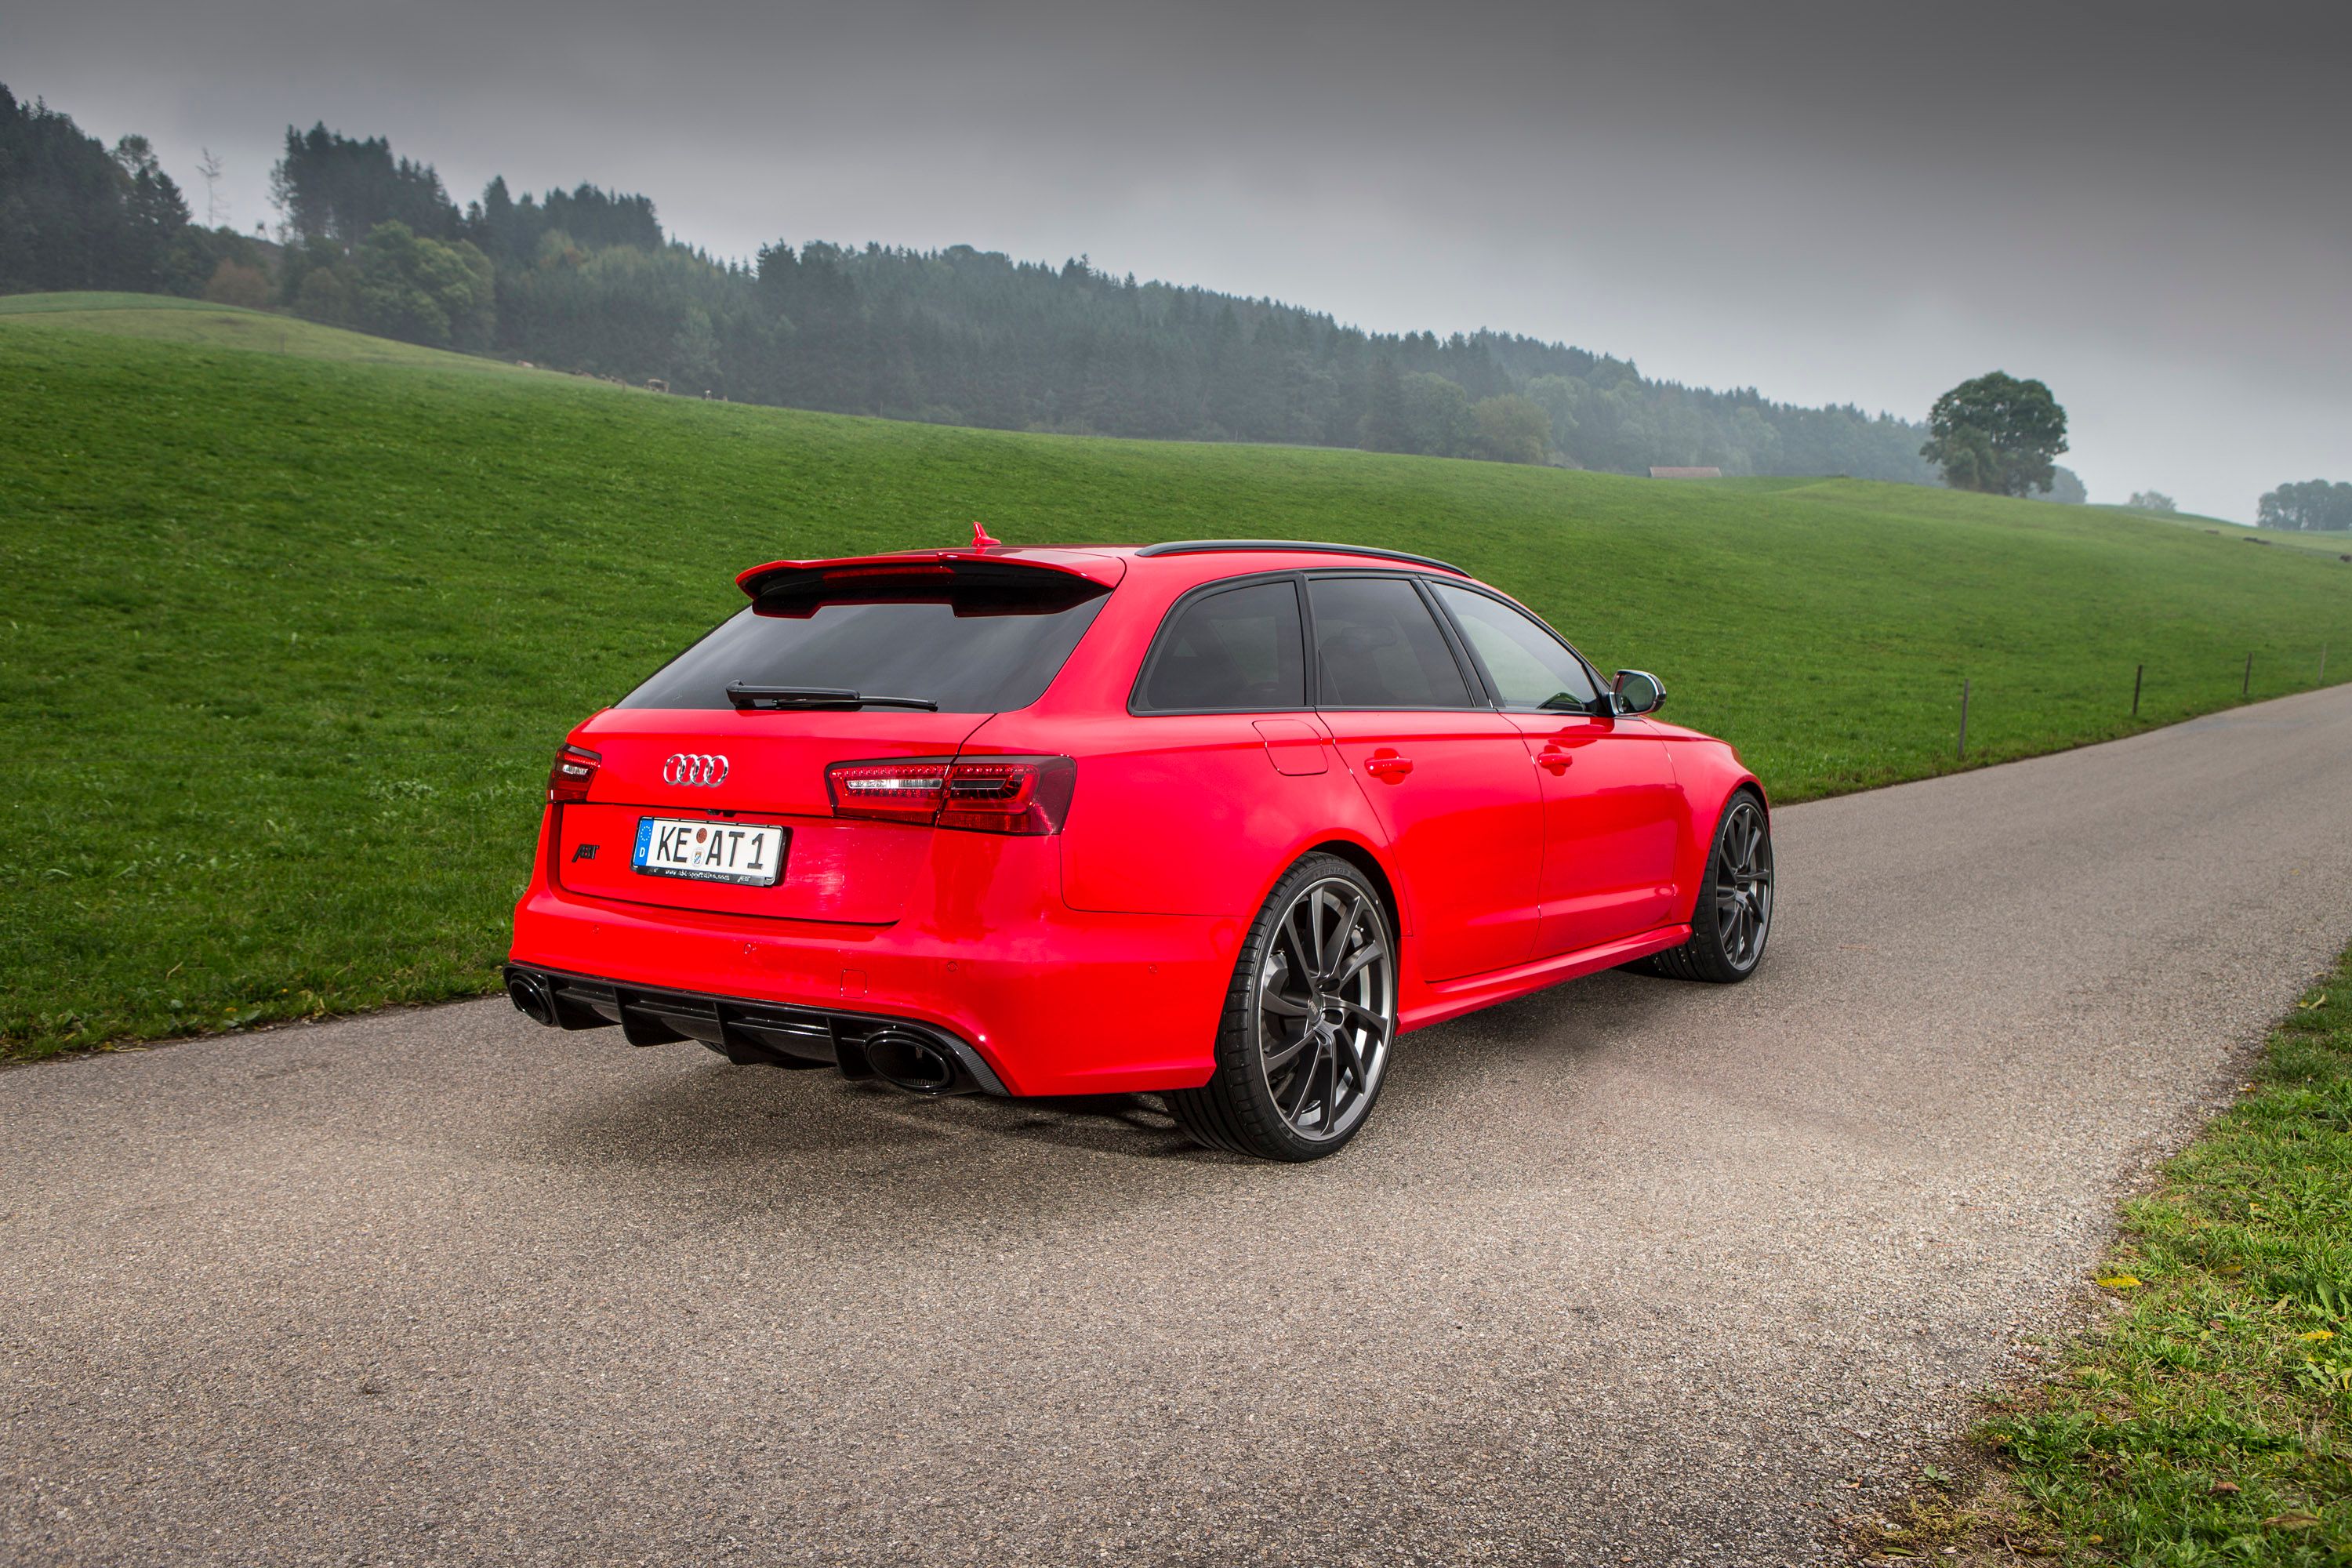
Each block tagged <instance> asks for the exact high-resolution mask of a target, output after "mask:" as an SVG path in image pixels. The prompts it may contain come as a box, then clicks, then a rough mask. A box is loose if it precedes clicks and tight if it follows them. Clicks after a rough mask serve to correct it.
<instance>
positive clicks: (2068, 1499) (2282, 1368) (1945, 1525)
mask: <svg viewBox="0 0 2352 1568" xmlns="http://www.w3.org/2000/svg"><path fill="white" fill-rule="evenodd" d="M2098 1284H2099V1288H2100V1289H2102V1290H2103V1291H2105V1293H2106V1294H2107V1295H2108V1297H2109V1298H2110V1300H2111V1301H2112V1303H2113V1304H2114V1306H2115V1308H2116V1310H2115V1312H2114V1316H2113V1317H2112V1318H2111V1319H2110V1320H2109V1321H2106V1322H2105V1323H2103V1324H2102V1325H2101V1326H2100V1327H2099V1328H2097V1329H2096V1330H2095V1331H2092V1332H2091V1333H2090V1334H2088V1335H2087V1336H2085V1337H2084V1340H2083V1341H2082V1342H2079V1343H2078V1344H2076V1345H2075V1346H2074V1347H2073V1351H2072V1353H2071V1354H2069V1355H2067V1356H2066V1357H2064V1358H2063V1359H2062V1361H2061V1362H2060V1363H2058V1364H2059V1366H2060V1368H2061V1370H2059V1371H2058V1372H2056V1373H2054V1374H2053V1376H2052V1378H2051V1379H2050V1380H2049V1381H2048V1382H2046V1383H2045V1384H2042V1385H2041V1386H2040V1387H2038V1388H2035V1389H2033V1390H2031V1391H2030V1392H2025V1393H2021V1394H2016V1395H2014V1396H2011V1397H2010V1398H2007V1399H2005V1400H2002V1401H1999V1402H1997V1403H1996V1405H1995V1407H1994V1409H1993V1411H1992V1413H1991V1414H1990V1417H1989V1418H1988V1419H1987V1420H1986V1421H1985V1422H1984V1424H1983V1425H1982V1426H1981V1427H1980V1428H1979V1433H1978V1439H1979V1443H1980V1444H1981V1445H1982V1451H1983V1457H1984V1458H1986V1459H1987V1460H1988V1463H1987V1466H1986V1469H1985V1473H1984V1480H1985V1482H1986V1483H1987V1484H1986V1485H1985V1486H1984V1487H1983V1488H1982V1489H1981V1490H1980V1491H1979V1494H1978V1495H1977V1497H1976V1498H1975V1500H1973V1501H1971V1502H1969V1503H1966V1504H1955V1503H1953V1502H1951V1501H1950V1500H1948V1499H1947V1498H1946V1497H1945V1496H1944V1494H1943V1489H1942V1487H1940V1486H1937V1484H1936V1483H1937V1482H1938V1481H1941V1482H1943V1483H1944V1484H1945V1485H1948V1484H1949V1478H1948V1477H1945V1476H1943V1475H1942V1474H1941V1472H1937V1474H1935V1475H1932V1476H1930V1477H1929V1478H1928V1479H1929V1483H1930V1484H1929V1486H1928V1487H1926V1488H1923V1489H1922V1490H1921V1492H1920V1493H1919V1494H1918V1495H1917V1496H1916V1497H1915V1498H1914V1500H1912V1503H1911V1505H1910V1507H1909V1509H1908V1510H1907V1511H1908V1515H1909V1517H1908V1519H1907V1521H1906V1523H1905V1525H1904V1526H1902V1527H1900V1528H1898V1529H1897V1530H1895V1531H1893V1532H1892V1533H1891V1534H1889V1535H1888V1536H1886V1537H1885V1538H1884V1539H1882V1540H1880V1541H1877V1542H1874V1543H1873V1545H1874V1547H1875V1555H1878V1556H1882V1557H1884V1556H1898V1555H1899V1556H1914V1557H1920V1558H1926V1559H1928V1560H1933V1561H1941V1562H1955V1561H1958V1562H1974V1563H2006V1562H2011V1561H2013V1560H2016V1559H2019V1558H2027V1557H2032V1558H2042V1559H2057V1560H2063V1561H2065V1562H2073V1563H2136V1564H2147V1565H2150V1568H2209V1565H2211V1568H2219V1565H2221V1564H2231V1565H2233V1568H2236V1565H2242V1564H2253V1565H2262V1568H2267V1565H2277V1568H2288V1565H2294V1568H2342V1565H2344V1564H2347V1563H2352V950H2347V952H2346V953H2345V954H2344V956H2343V957H2342V958H2341V959H2339V960H2338V962H2337V964H2336V969H2335V970H2334V972H2333V973H2331V974H2329V975H2328V976H2327V977H2326V979H2325V980H2324V981H2323V982H2321V984H2318V985H2316V986H2315V987H2314V988H2313V989H2312V990H2311V991H2310V992H2308V993H2306V994H2305V996H2304V998H2303V999H2302V1001H2301V1002H2300V1003H2299V1004H2298V1005H2296V1007H2295V1009H2294V1011H2293V1012H2292V1013H2290V1014H2288V1015H2287V1016H2286V1018H2285V1019H2284V1021H2283V1022H2281V1023H2280V1024H2279V1026H2277V1028H2276V1029H2275V1030H2274V1031H2273V1033H2272V1035H2271V1037H2270V1041H2269V1044H2268V1047H2267V1048H2266V1050H2265V1052H2264V1055H2263V1059H2262V1062H2261V1065H2260V1066H2259V1067H2258V1068H2256V1069H2255V1071H2254V1074H2253V1076H2252V1079H2250V1080H2248V1082H2247V1084H2246V1086H2245V1092H2244V1095H2243V1097H2242V1100H2241V1101H2240V1103H2239V1104H2238V1105H2236V1106H2235V1107H2233V1108H2232V1109H2231V1110H2229V1111H2227V1112H2225V1113H2224V1114H2223V1115H2222V1116H2221V1117H2220V1118H2218V1119H2217V1120H2216V1121H2214V1122H2213V1123H2212V1124H2211V1125H2210V1126H2209V1127H2208V1128H2207V1129H2206V1130H2205V1131H2204V1132H2203V1133H2202V1134H2201V1135H2200V1137H2199V1138H2198V1139H2197V1141H2196V1142H2194V1143H2192V1144H2191V1145H2189V1148H2188V1150H2187V1151H2186V1152H2183V1153H2181V1154H2180V1155H2179V1156H2178V1157H2177V1158H2175V1159H2174V1160H2172V1161H2171V1162H2170V1163H2168V1164H2167V1165H2166V1167H2165V1169H2164V1172H2163V1174H2162V1177H2161V1180H2160V1183H2159V1185H2158V1188H2157V1190H2156V1191H2155V1192H2154V1193H2152V1194H2149V1195H2148V1196H2146V1197H2143V1198H2140V1199H2137V1200H2135V1201H2134V1202H2132V1203H2130V1204H2128V1205H2126V1207H2125V1209H2124V1214H2123V1234H2122V1237H2121V1239H2120V1240H2119V1241H2118V1242H2117V1244H2116V1248H2115V1250H2114V1252H2113V1254H2112V1255H2111V1257H2110V1258H2108V1260H2107V1263H2106V1265H2105V1268H2103V1269H2102V1270H2101V1271H2100V1273H2099V1276H2098Z"/></svg>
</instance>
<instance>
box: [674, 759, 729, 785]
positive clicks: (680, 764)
mask: <svg viewBox="0 0 2352 1568" xmlns="http://www.w3.org/2000/svg"><path fill="white" fill-rule="evenodd" d="M726 782H727V759H726V758H725V757H723V756H719V755H716V754H714V753H711V752H672V753H670V755H669V757H668V759H667V761H665V762H664V763H662V783H664V784H691V785H695V786H697V787H698V788H702V789H709V788H711V787H712V786H713V785H716V784H725V783H726Z"/></svg>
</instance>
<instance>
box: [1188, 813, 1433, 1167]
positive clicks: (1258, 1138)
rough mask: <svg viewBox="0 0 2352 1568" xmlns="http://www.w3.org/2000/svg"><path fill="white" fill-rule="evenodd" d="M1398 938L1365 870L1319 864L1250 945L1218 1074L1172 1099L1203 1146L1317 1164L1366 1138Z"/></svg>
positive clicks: (1331, 859) (1389, 1015) (1271, 912)
mask: <svg viewBox="0 0 2352 1568" xmlns="http://www.w3.org/2000/svg"><path fill="white" fill-rule="evenodd" d="M1396 973H1397V971H1396V939H1395V937H1394V935H1393V934H1392V933H1391V930H1390V926H1389V916H1388V910H1387V909H1386V907H1385V906H1383V905H1382V903H1381V896H1380V894H1379V892H1378V891H1377V890H1375V889H1373V887H1372V885H1371V883H1370V881H1369V880H1367V879H1366V878H1365V876H1364V874H1363V873H1362V872H1361V871H1359V870H1357V869H1356V868H1355V867H1353V866H1351V865H1349V863H1348V862H1346V861H1345V860H1342V859H1339V858H1338V857H1336V856H1331V855H1309V856H1307V857H1306V858H1304V859H1302V860H1300V861H1299V862H1298V864H1297V865H1296V866H1294V867H1292V868H1290V870H1289V871H1288V872H1287V873H1286V875H1285V876H1284V877H1283V879H1282V880H1281V881H1280V882H1279V883H1278V884H1276V887H1275V889H1274V891H1273V893H1272V894H1271V895H1269V896H1268V897H1267V899H1266V901H1265V908H1264V909H1262V910H1259V911H1258V915H1257V919H1256V920H1255V921H1253V922H1252V923H1251V925H1250V929H1249V933H1248V935H1247V936H1246V937H1245V938H1244V940H1243V942H1242V952H1241V957H1240V960H1239V961H1238V962H1237V963H1235V964H1234V982H1233V986H1232V988H1231V990H1230V991H1228V992H1227V994H1226V997H1225V1012H1224V1017H1223V1022H1222V1024H1221V1026H1220V1027H1219V1029H1218V1032H1217V1069H1216V1071H1215V1073H1214V1074H1213V1075H1212V1076H1211V1077H1210V1079H1209V1081H1208V1082H1207V1083H1205V1084H1203V1085H1202V1087H1201V1088H1199V1089H1178V1090H1175V1091H1173V1092H1171V1093H1169V1094H1168V1095H1167V1096H1166V1099H1167V1101H1168V1108H1169V1110H1171V1112H1173V1113H1174V1115H1175V1118H1176V1121H1177V1123H1178V1125H1180V1126H1181V1127H1182V1128H1183V1129H1184V1131H1186V1132H1187V1133H1189V1134H1191V1135H1192V1140H1193V1141H1194V1142H1198V1143H1202V1144H1204V1145H1206V1146H1207V1147H1209V1148H1212V1149H1225V1150H1230V1151H1231V1152H1234V1153H1236V1154H1251V1155H1255V1156H1256V1157H1257V1158H1259V1159H1262V1160H1293V1161H1297V1160H1319V1159H1321V1158H1322V1157H1323V1156H1324V1155H1326V1154H1328V1153H1331V1152H1335V1151H1336V1150H1338V1149H1339V1147H1340V1146H1341V1145H1342V1144H1344V1143H1346V1142H1348V1140H1349V1139H1350V1138H1352V1137H1354V1136H1355V1135H1356V1131H1357V1129H1359V1128H1360V1127H1361V1126H1362V1125H1363V1124H1364V1119H1365V1117H1367V1116H1368V1115H1370V1113H1371V1109H1372V1102H1373V1100H1377V1099H1378V1098H1379V1097H1380V1092H1381V1079H1382V1078H1383V1077H1384V1076H1385V1075H1386V1072H1387V1069H1388V1061H1389V1047H1390V1046H1391V1043H1392V1042H1393V1041H1394V1039H1395V1037H1396Z"/></svg>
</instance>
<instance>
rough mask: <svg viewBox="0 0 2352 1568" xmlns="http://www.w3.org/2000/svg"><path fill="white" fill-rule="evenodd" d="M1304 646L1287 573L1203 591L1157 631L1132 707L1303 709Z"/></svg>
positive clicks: (1167, 709) (1236, 710) (1250, 710)
mask: <svg viewBox="0 0 2352 1568" xmlns="http://www.w3.org/2000/svg"><path fill="white" fill-rule="evenodd" d="M1306 646H1307V637H1306V634H1305V632H1304V631H1303V630H1302V628H1301V626H1300V624H1299V619H1298V590H1297V587H1295V586H1294V585H1293V584H1292V583H1291V580H1290V579H1289V578H1287V577H1283V578H1279V579H1276V581H1273V582H1269V583H1253V584H1247V585H1245V586H1243V587H1239V588H1222V589H1219V590H1218V591H1216V592H1215V593H1213V594H1206V595H1202V596H1200V597H1199V598H1195V599H1192V600H1191V601H1190V602H1189V603H1187V604H1186V605H1183V607H1182V608H1181V609H1179V610H1178V611H1177V612H1176V615H1175V617H1174V618H1173V619H1172V620H1171V621H1170V623H1169V626H1168V629H1167V631H1166V632H1164V633H1162V634H1161V636H1160V645H1159V647H1158V648H1157V649H1156V650H1155V651H1154V652H1153V654H1152V656H1151V666H1150V668H1149V669H1148V670H1146V671H1145V673H1144V677H1143V690H1142V693H1141V700H1140V701H1139V703H1138V704H1137V706H1138V707H1139V708H1141V709H1144V710H1151V711H1160V712H1178V713H1201V712H1209V713H1257V712H1279V711H1281V710H1285V709H1294V708H1304V707H1306V706H1307V662H1306V658H1305V653H1306Z"/></svg>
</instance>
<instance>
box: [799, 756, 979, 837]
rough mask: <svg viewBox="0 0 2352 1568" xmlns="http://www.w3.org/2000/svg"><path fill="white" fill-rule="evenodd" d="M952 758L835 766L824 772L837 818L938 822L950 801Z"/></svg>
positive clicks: (828, 793) (919, 758) (917, 758)
mask: <svg viewBox="0 0 2352 1568" xmlns="http://www.w3.org/2000/svg"><path fill="white" fill-rule="evenodd" d="M954 761H955V759H954V758H952V757H907V758H904V759H902V760H899V761H895V762H892V761H884V762H875V763H834V764H833V765H832V766H831V767H829V768H827V769H825V770H824V789H825V793H826V794H827V795H831V796H832V797H833V815H834V816H872V817H877V818H879V819H881V820H882V821H885V822H919V823H925V824H929V823H934V822H937V821H938V820H939V816H940V802H941V801H942V800H944V799H946V798H947V784H948V769H949V767H950V766H951V765H952V764H953V763H954Z"/></svg>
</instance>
